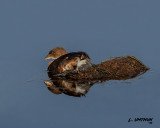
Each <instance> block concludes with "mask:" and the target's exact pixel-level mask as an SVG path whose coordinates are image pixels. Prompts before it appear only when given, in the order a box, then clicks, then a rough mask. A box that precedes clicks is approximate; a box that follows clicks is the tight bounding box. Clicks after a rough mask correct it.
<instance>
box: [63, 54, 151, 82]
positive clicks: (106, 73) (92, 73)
mask: <svg viewBox="0 0 160 128" xmlns="http://www.w3.org/2000/svg"><path fill="white" fill-rule="evenodd" d="M148 69H149V68H148V67H147V66H145V65H144V64H143V63H142V62H141V61H139V60H138V59H136V57H134V56H125V57H115V58H112V59H109V60H106V61H104V62H101V63H99V64H97V65H95V66H93V67H91V68H90V69H88V70H87V71H85V72H78V73H68V74H67V75H66V78H67V79H74V80H102V81H103V80H125V79H130V78H134V77H136V76H138V75H141V74H143V73H145V72H146V71H147V70H148Z"/></svg>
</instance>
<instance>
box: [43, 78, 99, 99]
mask: <svg viewBox="0 0 160 128" xmlns="http://www.w3.org/2000/svg"><path fill="white" fill-rule="evenodd" d="M44 83H45V84H46V86H47V88H48V90H49V91H51V92H52V93H54V94H57V95H58V94H62V93H64V94H66V95H69V96H75V97H81V96H85V94H86V93H87V92H88V91H89V89H90V87H92V85H93V84H94V83H96V81H92V82H90V81H77V80H76V81H75V80H64V79H57V78H56V80H50V81H44Z"/></svg>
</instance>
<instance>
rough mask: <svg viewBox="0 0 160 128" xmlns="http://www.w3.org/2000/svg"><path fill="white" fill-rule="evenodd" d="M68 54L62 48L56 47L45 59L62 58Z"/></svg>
mask: <svg viewBox="0 0 160 128" xmlns="http://www.w3.org/2000/svg"><path fill="white" fill-rule="evenodd" d="M67 53H68V52H67V51H66V50H65V49H64V48H62V47H56V48H53V49H52V50H51V51H49V53H48V55H47V56H46V57H45V59H57V58H59V57H60V56H62V55H64V54H67Z"/></svg>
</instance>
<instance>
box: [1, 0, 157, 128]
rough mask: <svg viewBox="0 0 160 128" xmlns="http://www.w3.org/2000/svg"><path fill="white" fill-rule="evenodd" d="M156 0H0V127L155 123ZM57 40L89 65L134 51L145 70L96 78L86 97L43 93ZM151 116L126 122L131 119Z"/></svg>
mask: <svg viewBox="0 0 160 128" xmlns="http://www.w3.org/2000/svg"><path fill="white" fill-rule="evenodd" d="M159 5H160V1H158V0H153V1H150V0H140V1H139V0H133V1H128V0H122V1H119V0H107V1H106V0H80V1H77V0H45V1H42V0H27V1H25V0H14V1H12V0H1V1H0V15H1V20H0V35H1V36H0V44H1V47H0V59H1V61H0V127H1V128H10V127H13V128H22V127H23V128H35V127H38V128H44V127H46V128H53V127H56V128H62V127H77V128H82V127H83V128H88V127H92V128H97V127H100V128H106V127H108V128H115V127H120V128H135V127H141V128H148V127H149V128H150V127H152V128H158V126H159V125H160V111H159V108H160V100H159V97H160V93H159V90H160V86H159V84H158V83H159V76H160V68H159V65H160V60H159V55H160V43H159V42H160V36H159V35H160V24H159V23H160V17H159V12H160V8H159ZM56 46H62V47H64V48H65V49H66V50H67V51H69V52H71V51H85V52H87V53H88V54H89V56H90V57H91V60H92V62H93V63H99V62H101V61H103V60H105V59H107V58H109V57H117V56H123V55H134V56H136V57H137V58H138V59H140V60H141V61H142V62H143V63H144V64H146V65H147V66H148V67H150V70H149V71H148V72H147V73H145V74H144V75H142V76H139V77H137V78H134V79H130V80H126V81H108V82H105V83H103V84H95V85H94V86H93V87H91V88H90V91H89V92H88V93H87V94H86V97H81V98H76V97H72V96H67V95H65V94H61V95H55V94H53V93H51V92H50V91H48V89H47V87H46V86H45V84H44V83H43V80H48V79H49V78H48V77H47V71H46V67H47V64H48V62H49V61H46V60H44V57H45V56H46V55H47V54H48V51H49V50H50V49H52V48H54V47H56ZM141 117H143V118H153V124H149V123H148V122H128V119H129V118H132V119H134V118H141Z"/></svg>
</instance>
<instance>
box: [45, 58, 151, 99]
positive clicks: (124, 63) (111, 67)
mask: <svg viewBox="0 0 160 128" xmlns="http://www.w3.org/2000/svg"><path fill="white" fill-rule="evenodd" d="M148 69H149V68H148V67H146V66H145V65H144V64H143V63H142V62H140V61H139V60H137V59H136V58H135V57H134V56H126V57H116V58H112V59H109V60H106V61H104V62H101V63H99V64H97V65H93V66H92V67H91V68H89V69H88V70H87V71H85V72H66V73H65V75H61V74H59V75H53V74H52V72H48V76H49V78H50V80H51V81H48V82H47V81H46V82H45V84H46V85H47V86H48V89H49V90H50V91H51V92H53V93H55V94H61V93H64V94H67V95H70V96H76V97H80V96H83V95H85V94H86V93H87V92H88V90H89V88H90V87H91V86H92V85H93V84H94V83H97V82H102V81H106V80H125V79H131V78H134V77H137V76H139V75H141V74H143V73H145V72H146V71H147V70H148Z"/></svg>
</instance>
